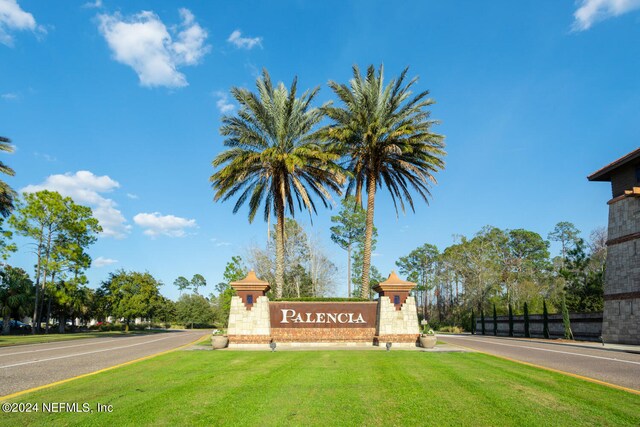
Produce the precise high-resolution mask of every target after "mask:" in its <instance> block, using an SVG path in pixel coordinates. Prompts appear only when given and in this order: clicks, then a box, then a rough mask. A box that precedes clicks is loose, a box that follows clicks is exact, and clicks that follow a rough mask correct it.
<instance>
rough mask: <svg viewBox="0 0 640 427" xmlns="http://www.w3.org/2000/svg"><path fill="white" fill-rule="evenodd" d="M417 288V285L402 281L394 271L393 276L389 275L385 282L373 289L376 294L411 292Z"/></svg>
mask: <svg viewBox="0 0 640 427" xmlns="http://www.w3.org/2000/svg"><path fill="white" fill-rule="evenodd" d="M415 287H416V284H415V283H413V282H407V281H406V280H402V279H401V278H399V277H398V275H397V274H396V272H395V271H392V272H391V274H390V275H389V278H388V279H387V280H385V281H384V282H380V283H378V285H376V286H374V287H373V290H374V291H376V292H384V291H407V292H409V291H410V290H411V289H413V288H415Z"/></svg>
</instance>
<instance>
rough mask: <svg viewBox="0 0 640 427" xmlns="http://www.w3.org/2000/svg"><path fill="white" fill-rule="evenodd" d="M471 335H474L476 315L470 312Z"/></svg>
mask: <svg viewBox="0 0 640 427" xmlns="http://www.w3.org/2000/svg"><path fill="white" fill-rule="evenodd" d="M471 334H472V335H475V334H476V313H475V312H474V311H473V310H471Z"/></svg>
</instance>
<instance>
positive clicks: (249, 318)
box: [227, 296, 271, 347]
mask: <svg viewBox="0 0 640 427" xmlns="http://www.w3.org/2000/svg"><path fill="white" fill-rule="evenodd" d="M227 335H228V336H229V347H234V346H235V345H236V344H240V345H242V344H263V343H269V341H271V321H270V319H269V298H267V297H266V296H260V297H258V298H257V299H256V301H255V302H254V304H253V307H251V308H247V307H246V306H245V304H244V302H243V301H242V299H241V298H240V297H238V296H234V297H232V298H231V310H230V311H229V327H228V328H227Z"/></svg>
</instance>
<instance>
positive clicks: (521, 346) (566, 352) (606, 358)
mask: <svg viewBox="0 0 640 427" xmlns="http://www.w3.org/2000/svg"><path fill="white" fill-rule="evenodd" d="M443 339H444V338H443ZM454 339H461V340H468V341H472V342H477V343H487V344H495V345H502V346H505V347H515V348H526V349H529V350H538V351H548V352H550V353H561V354H570V355H572V356H582V357H591V358H593V359H603V360H611V361H613V362H621V363H631V364H633V365H640V362H634V361H631V360H624V359H615V358H611V357H604V356H594V355H591V354H580V353H572V352H570V351H560V350H551V349H548V348H538V347H529V346H526V345H513V344H504V343H499V342H493V341H491V342H489V341H483V340H481V339H473V338H463V337H455V338H454Z"/></svg>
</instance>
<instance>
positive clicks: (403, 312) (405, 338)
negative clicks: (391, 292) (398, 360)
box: [377, 296, 420, 346]
mask: <svg viewBox="0 0 640 427" xmlns="http://www.w3.org/2000/svg"><path fill="white" fill-rule="evenodd" d="M377 329H378V331H377V335H378V340H379V342H380V345H382V344H383V343H386V342H392V343H393V344H394V345H396V343H399V344H400V343H401V344H407V345H409V346H412V345H415V344H416V341H417V340H418V337H419V336H420V326H419V324H418V311H417V309H416V300H415V298H414V297H412V296H409V297H407V299H406V300H405V302H404V304H402V306H401V307H400V310H397V309H396V307H395V305H394V304H393V303H392V302H391V300H390V299H389V297H384V296H381V297H380V299H379V300H378V325H377Z"/></svg>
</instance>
